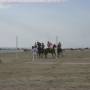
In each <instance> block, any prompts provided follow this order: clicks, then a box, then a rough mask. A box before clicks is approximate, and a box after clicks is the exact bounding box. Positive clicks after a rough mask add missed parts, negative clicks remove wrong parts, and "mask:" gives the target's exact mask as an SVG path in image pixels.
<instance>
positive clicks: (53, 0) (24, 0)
mask: <svg viewBox="0 0 90 90" xmlns="http://www.w3.org/2000/svg"><path fill="white" fill-rule="evenodd" d="M66 1H68V0H8V1H7V0H0V3H50V2H51V3H64V2H66Z"/></svg>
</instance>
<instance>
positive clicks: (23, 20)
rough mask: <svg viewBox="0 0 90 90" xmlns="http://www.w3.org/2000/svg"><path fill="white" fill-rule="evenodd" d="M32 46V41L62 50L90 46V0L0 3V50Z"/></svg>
mask: <svg viewBox="0 0 90 90" xmlns="http://www.w3.org/2000/svg"><path fill="white" fill-rule="evenodd" d="M16 36H17V37H18V47H26V48H29V47H31V46H32V45H33V44H34V42H35V41H40V42H44V43H46V42H47V41H51V42H53V43H56V36H57V37H58V41H60V42H61V43H62V47H63V48H86V47H90V0H65V1H63V3H17V4H0V47H15V46H16Z"/></svg>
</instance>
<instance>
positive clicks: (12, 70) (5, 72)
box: [0, 49, 90, 90]
mask: <svg viewBox="0 0 90 90" xmlns="http://www.w3.org/2000/svg"><path fill="white" fill-rule="evenodd" d="M63 54H64V56H63V57H60V58H58V59H53V58H51V57H49V58H48V59H37V60H34V61H32V55H31V53H30V52H22V53H17V54H15V53H6V54H5V53H4V54H2V53H0V60H1V62H0V90H90V50H85V49H84V50H67V51H64V53H63Z"/></svg>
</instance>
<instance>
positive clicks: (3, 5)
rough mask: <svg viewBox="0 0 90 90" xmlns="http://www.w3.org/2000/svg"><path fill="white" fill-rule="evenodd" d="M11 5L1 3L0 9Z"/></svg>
mask: <svg viewBox="0 0 90 90" xmlns="http://www.w3.org/2000/svg"><path fill="white" fill-rule="evenodd" d="M10 7H11V5H9V4H0V9H6V8H10Z"/></svg>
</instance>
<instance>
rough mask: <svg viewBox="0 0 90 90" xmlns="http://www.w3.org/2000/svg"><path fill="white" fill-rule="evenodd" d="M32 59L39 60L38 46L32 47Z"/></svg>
mask: <svg viewBox="0 0 90 90" xmlns="http://www.w3.org/2000/svg"><path fill="white" fill-rule="evenodd" d="M32 59H33V61H34V60H35V59H37V47H36V46H32Z"/></svg>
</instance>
